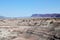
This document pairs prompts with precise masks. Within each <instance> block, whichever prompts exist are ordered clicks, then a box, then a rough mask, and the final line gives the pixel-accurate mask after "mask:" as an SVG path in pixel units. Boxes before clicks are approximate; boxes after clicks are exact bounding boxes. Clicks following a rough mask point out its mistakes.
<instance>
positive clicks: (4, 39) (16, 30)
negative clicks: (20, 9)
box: [0, 18, 60, 40]
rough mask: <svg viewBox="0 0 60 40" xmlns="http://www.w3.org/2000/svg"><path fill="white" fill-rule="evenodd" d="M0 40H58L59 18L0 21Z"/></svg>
mask: <svg viewBox="0 0 60 40" xmlns="http://www.w3.org/2000/svg"><path fill="white" fill-rule="evenodd" d="M0 40H60V18H15V19H0Z"/></svg>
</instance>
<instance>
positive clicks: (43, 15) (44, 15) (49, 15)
mask: <svg viewBox="0 0 60 40" xmlns="http://www.w3.org/2000/svg"><path fill="white" fill-rule="evenodd" d="M31 17H54V18H56V17H57V18H60V14H33V15H32V16H31Z"/></svg>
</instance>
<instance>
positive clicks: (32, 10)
mask: <svg viewBox="0 0 60 40" xmlns="http://www.w3.org/2000/svg"><path fill="white" fill-rule="evenodd" d="M45 13H60V0H0V15H1V16H6V17H28V16H31V15H32V14H45Z"/></svg>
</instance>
